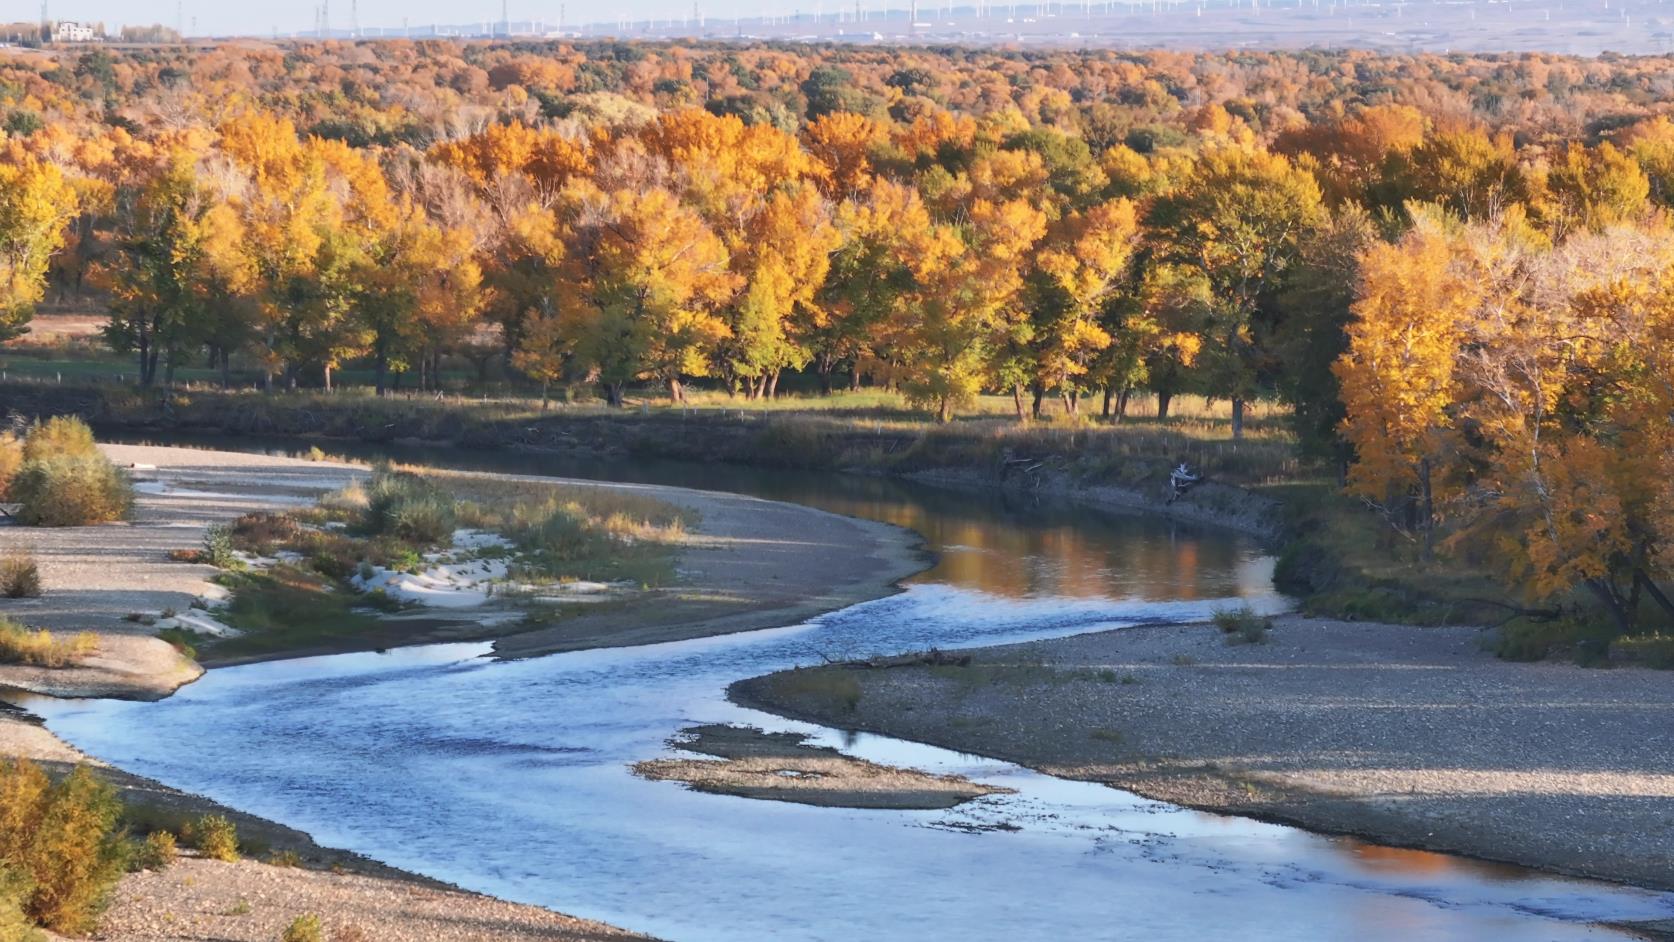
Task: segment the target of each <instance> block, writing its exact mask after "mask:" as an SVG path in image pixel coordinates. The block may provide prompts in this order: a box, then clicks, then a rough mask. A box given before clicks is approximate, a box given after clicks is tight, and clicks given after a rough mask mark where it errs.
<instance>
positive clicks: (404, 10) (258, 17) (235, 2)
mask: <svg viewBox="0 0 1674 942" xmlns="http://www.w3.org/2000/svg"><path fill="white" fill-rule="evenodd" d="M39 2H40V0H4V2H0V8H4V9H5V10H6V11H7V12H4V13H0V20H9V19H13V18H17V19H34V18H35V16H36V15H37V14H38V10H39V8H38V7H37V6H35V4H38V3H39ZM315 2H316V0H231V2H227V0H179V3H180V14H181V18H182V19H183V20H184V23H185V26H186V29H187V32H189V33H194V30H193V28H192V21H193V18H196V20H197V28H196V30H195V33H194V34H195V35H205V36H214V35H227V34H231V33H239V34H257V35H266V34H268V33H270V32H271V31H273V30H275V29H277V30H278V31H279V32H281V33H289V32H292V31H295V30H308V29H312V28H313V25H314V4H315ZM329 2H330V4H331V25H332V27H333V28H334V29H347V28H348V26H349V16H350V0H329ZM500 2H501V0H470V2H465V3H461V2H458V0H358V3H359V11H358V13H359V18H360V25H361V27H362V28H370V27H376V26H382V27H388V28H391V29H399V28H400V27H401V24H402V19H403V18H406V20H407V21H408V22H410V23H411V24H412V25H413V26H415V27H417V26H419V25H421V24H430V23H447V24H458V23H471V22H481V21H484V20H487V21H489V22H498V21H499V19H500ZM561 2H562V5H563V6H564V7H565V16H566V22H567V23H580V22H588V21H593V22H606V21H615V19H616V18H617V17H619V16H623V17H627V18H629V19H645V18H647V17H655V18H657V19H666V18H669V17H674V18H679V17H681V16H690V15H691V11H692V0H506V3H507V6H508V8H509V10H508V12H509V14H510V16H511V18H512V20H514V21H518V22H521V21H524V20H541V21H544V22H546V23H556V22H557V21H558V14H559V6H560V3H561ZM701 2H702V4H703V11H704V14H705V16H725V17H730V16H733V15H736V14H739V13H742V14H743V15H745V16H758V15H760V14H761V13H762V11H763V10H764V9H773V10H774V11H775V13H780V12H782V13H791V12H793V11H795V10H797V9H801V10H802V11H803V12H805V13H812V12H814V10H815V8H816V6H817V5H818V3H820V2H825V3H827V4H828V5H827V7H826V10H827V12H831V11H834V10H835V9H836V8H837V7H836V4H838V3H842V4H844V9H852V6H853V0H775V2H774V3H772V4H770V5H764V4H763V3H762V0H701ZM904 2H905V0H902V3H903V4H904ZM49 3H50V4H51V8H50V12H51V15H52V17H53V18H54V19H63V20H92V21H103V22H104V23H106V24H107V26H111V27H115V26H118V25H120V24H123V23H141V24H143V23H162V24H164V25H167V26H173V25H174V24H175V9H176V8H175V4H176V0H49ZM866 5H867V7H869V8H873V9H877V8H881V6H882V4H881V3H880V0H866ZM12 10H16V11H17V12H16V13H12V12H10V11H12Z"/></svg>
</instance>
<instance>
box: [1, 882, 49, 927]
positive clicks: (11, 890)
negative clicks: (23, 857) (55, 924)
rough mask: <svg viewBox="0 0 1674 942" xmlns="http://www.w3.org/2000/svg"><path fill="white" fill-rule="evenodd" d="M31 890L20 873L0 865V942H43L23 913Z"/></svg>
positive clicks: (26, 914)
mask: <svg viewBox="0 0 1674 942" xmlns="http://www.w3.org/2000/svg"><path fill="white" fill-rule="evenodd" d="M32 889H33V887H32V886H31V884H30V882H29V878H28V877H27V876H25V875H24V874H23V872H22V871H20V870H17V869H14V868H12V867H8V866H4V865H0V942H45V940H46V936H45V935H44V934H42V933H41V931H40V930H39V929H36V928H35V927H34V925H32V924H31V923H30V921H29V915H28V913H26V912H25V911H24V906H25V905H27V904H28V902H29V893H30V891H31V890H32Z"/></svg>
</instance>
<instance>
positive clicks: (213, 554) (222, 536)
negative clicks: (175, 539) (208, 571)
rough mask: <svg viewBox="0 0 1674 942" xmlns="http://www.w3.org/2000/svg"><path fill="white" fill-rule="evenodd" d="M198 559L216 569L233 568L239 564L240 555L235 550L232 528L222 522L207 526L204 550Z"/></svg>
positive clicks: (204, 532)
mask: <svg viewBox="0 0 1674 942" xmlns="http://www.w3.org/2000/svg"><path fill="white" fill-rule="evenodd" d="M198 561H199V562H205V563H208V564H210V565H211V566H214V567H215V568H216V569H231V568H233V567H234V566H236V565H238V556H237V555H236V554H235V553H234V552H233V534H232V528H231V527H227V526H222V525H221V524H215V525H213V526H210V527H207V528H205V529H204V531H203V552H202V553H200V554H199V555H198Z"/></svg>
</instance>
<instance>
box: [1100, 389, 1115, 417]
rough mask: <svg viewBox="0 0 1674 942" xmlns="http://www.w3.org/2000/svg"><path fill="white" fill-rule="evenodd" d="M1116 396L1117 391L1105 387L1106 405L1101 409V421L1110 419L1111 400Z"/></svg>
mask: <svg viewBox="0 0 1674 942" xmlns="http://www.w3.org/2000/svg"><path fill="white" fill-rule="evenodd" d="M1115 395H1116V390H1114V389H1112V388H1111V387H1109V386H1106V387H1104V404H1103V405H1102V406H1101V407H1100V408H1099V418H1101V419H1108V418H1110V400H1111V399H1112V398H1113V397H1114V396H1115Z"/></svg>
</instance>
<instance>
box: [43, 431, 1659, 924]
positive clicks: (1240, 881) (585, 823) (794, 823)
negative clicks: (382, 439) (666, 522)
mask: <svg viewBox="0 0 1674 942" xmlns="http://www.w3.org/2000/svg"><path fill="white" fill-rule="evenodd" d="M169 443H171V444H180V442H179V441H171V442H169ZM360 454H361V456H370V455H371V454H372V452H371V451H370V450H368V451H363V452H361V453H360ZM395 456H396V457H401V458H403V459H405V460H413V459H415V458H419V459H425V460H429V461H431V462H433V463H445V464H449V465H452V466H455V467H459V466H468V467H476V468H493V469H496V470H514V471H536V470H538V471H543V472H547V473H556V474H569V475H575V476H584V477H591V478H599V479H616V480H634V481H643V482H649V483H670V484H685V485H688V486H697V487H707V488H717V489H729V490H735V491H743V492H746V493H752V494H755V495H758V496H764V497H772V498H778V499H788V500H795V501H799V502H802V503H807V504H811V505H814V506H818V507H822V508H825V509H829V510H834V511H837V512H841V513H849V514H854V515H858V516H864V517H870V518H874V519H879V520H885V521H888V522H891V523H897V524H900V525H903V526H908V527H911V528H913V529H915V530H917V531H918V532H920V533H921V534H923V535H924V536H925V538H926V540H927V542H928V544H929V546H930V548H931V549H933V550H934V551H935V552H936V553H937V554H938V562H937V564H936V565H935V566H934V567H933V568H931V569H930V570H928V571H927V572H925V573H923V574H921V575H919V576H917V577H915V578H914V579H912V580H910V581H909V583H908V584H907V586H906V590H905V591H904V592H902V593H900V594H898V595H894V596H891V597H889V598H885V599H880V600H877V601H874V602H870V603H866V604H862V605H858V606H854V607H852V608H849V609H846V610H843V611H840V612H835V613H832V614H829V615H826V616H823V617H821V618H817V619H814V620H813V621H811V622H808V623H806V624H802V625H797V626H792V627H786V628H779V629H773V630H768V631H759V632H752V633H747V634H740V635H729V636H725V637H719V638H711V639H703V640H697V641H687V642H679V643H673V644H663V645H655V646H648V647H640V648H626V649H607V650H595V651H584V652H576V653H567V654H561V655H553V656H548V657H543V658H537V659H531V660H526V661H515V662H497V661H494V660H491V659H488V658H485V657H483V656H482V655H483V654H484V653H485V652H486V651H487V647H486V646H485V645H436V646H429V647H420V648H408V649H400V650H395V651H391V652H388V653H382V654H351V655H339V656H332V657H320V658H306V659H299V660H293V661H282V662H273V663H265V664H255V665H249V666H242V667H234V668H226V669H221V670H215V671H212V672H210V673H209V674H208V675H207V676H205V677H204V678H203V679H202V680H200V681H198V682H197V683H195V684H193V685H191V686H189V687H186V688H184V689H182V690H181V691H180V692H179V693H177V694H176V695H175V696H173V697H172V698H170V699H168V700H165V701H162V702H159V703H125V702H117V701H79V702H55V703H52V702H41V701H37V702H34V703H32V704H31V706H32V707H34V708H35V709H36V710H37V711H38V712H41V713H42V714H43V715H44V716H45V717H46V719H47V722H48V725H49V726H50V727H51V729H52V730H53V731H55V732H56V733H58V734H59V735H61V736H63V737H64V738H65V739H67V740H69V741H70V742H72V743H73V744H75V745H76V746H78V747H80V748H82V749H84V750H86V751H87V752H89V753H91V754H93V755H96V756H98V757H100V758H102V759H105V760H107V761H110V762H112V763H115V764H117V765H119V766H121V767H123V768H126V769H129V770H131V771H134V772H138V773H140V774H144V775H148V776H152V777H154V778H157V779H160V780H162V781H164V782H167V783H168V784H170V785H174V786H177V787H180V788H184V789H187V790H189V791H194V792H199V793H202V794H205V795H208V796H210V797H212V798H214V799H216V800H219V801H222V802H225V803H227V804H230V805H232V806H235V807H238V808H241V809H244V810H247V811H250V812H253V813H255V814H259V815H263V816H266V817H269V818H272V819H274V820H277V821H280V822H283V823H285V824H287V825H291V826H293V827H297V828H301V829H303V830H305V831H308V832H309V833H310V834H312V835H314V837H315V838H316V839H317V840H318V841H320V842H321V843H323V844H327V845H332V846H339V847H344V848H348V849H351V850H355V851H358V852H361V853H364V854H367V855H369V856H372V857H375V858H377V859H379V860H382V861H385V862H387V863H390V864H393V865H395V866H399V867H403V868H406V869H409V870H413V871H417V872H420V873H424V874H427V875H430V876H434V877H437V878H440V879H443V880H448V881H451V882H454V883H458V884H459V885H461V886H464V887H467V888H469V889H473V890H479V891H483V892H487V893H492V894H494V895H496V896H501V897H505V898H508V899H513V900H517V901H521V902H529V903H536V904H540V905H545V906H550V907H552V908H555V909H559V910H562V911H564V912H569V913H572V914H575V915H579V916H585V917H590V918H595V919H600V920H604V921H607V922H611V923H614V924H617V925H621V926H625V927H628V928H632V929H636V930H640V931H644V932H648V933H651V934H653V935H657V936H660V937H662V938H665V939H670V940H682V942H685V940H692V942H697V940H750V939H764V940H766V939H772V940H838V939H842V940H847V939H871V940H895V939H900V940H908V939H912V940H918V939H931V938H949V939H952V938H958V939H970V940H989V939H992V940H1024V939H1054V940H1057V939H1136V940H1138V939H1143V940H1155V942H1173V940H1200V939H1214V938H1232V937H1236V938H1239V939H1241V940H1244V942H1256V940H1269V939H1271V940H1281V939H1282V940H1295V939H1345V938H1354V939H1356V940H1362V942H1372V940H1409V939H1419V938H1422V939H1438V940H1452V939H1457V940H1478V939H1496V940H1540V942H1548V940H1563V939H1580V938H1595V937H1596V938H1621V936H1620V935H1618V934H1616V933H1614V932H1611V931H1609V930H1605V929H1602V928H1598V927H1596V926H1594V925H1593V924H1592V923H1593V922H1594V921H1596V920H1601V919H1612V920H1616V919H1648V918H1670V917H1674V896H1670V895H1668V894H1660V893H1652V892H1648V891H1641V890H1636V889H1632V888H1626V887H1617V886H1611V885H1608V884H1601V883H1594V882H1588V881H1580V880H1569V879H1562V878H1556V877H1550V876H1544V875H1540V874H1535V873H1532V872H1529V871H1526V870H1521V869H1518V868H1512V867H1502V866H1496V865H1488V864H1481V863H1475V862H1471V861H1466V860H1461V859H1458V858H1452V857H1447V856H1442V855H1436V854H1426V853H1418V852H1411V851H1397V850H1391V849H1388V848H1378V847H1372V846H1369V845H1366V844H1363V843H1361V842H1357V841H1352V840H1347V839H1339V838H1330V837H1322V836H1318V835H1313V834H1309V833H1307V832H1303V831H1299V830H1296V829H1294V828H1288V827H1282V826H1278V825H1271V824H1265V823H1260V822H1254V821H1249V820H1244V819H1239V818H1230V817H1224V816H1218V815H1210V814H1204V813H1199V812H1194V811H1190V810H1186V809H1182V808H1178V807H1174V806H1170V805H1167V804H1163V803H1159V802H1153V801H1148V800H1145V799H1141V798H1138V797H1136V796H1133V795H1130V794H1127V793H1125V792H1121V791H1118V790H1115V789H1111V788H1106V787H1103V786H1099V785H1093V784H1088V783H1081V782H1071V781H1065V780H1061V779H1055V778H1052V777H1049V776H1045V775H1041V774H1038V773H1035V772H1031V771H1029V770H1026V769H1021V768H1019V767H1017V766H1013V765H1010V764H1008V763H1003V762H997V761H992V760H987V759H982V758H978V757H973V756H967V755H961V754H957V753H952V752H948V751H946V750H941V749H936V748H933V747H929V746H923V745H918V744H914V743H907V742H902V741H898V740H893V739H890V738H887V737H880V736H871V735H852V734H844V733H841V732H839V731H835V730H826V729H821V728H818V727H812V726H809V725H807V724H803V723H796V722H789V721H784V720H780V719H778V718H777V717H773V716H770V715H767V714H763V713H759V712H755V711H751V710H746V709H743V708H741V707H738V706H736V705H733V704H731V703H729V702H727V701H726V699H725V697H724V690H725V688H726V686H727V685H728V684H729V683H730V682H732V681H734V680H737V679H740V678H744V677H750V676H754V675H757V674H762V673H766V672H769V671H773V670H778V669H781V668H785V667H788V666H791V665H794V664H807V663H813V662H817V661H818V660H819V659H821V658H822V657H842V656H856V655H866V654H873V653H884V652H894V651H905V650H911V649H918V648H924V647H929V646H932V645H933V646H939V647H942V648H950V647H959V646H969V645H979V644H993V643H1000V642H1007V641H1018V640H1025V639H1036V638H1048V637H1055V636H1062V635H1067V634H1073V633H1079V632H1085V631H1093V630H1099V629H1104V628H1110V627H1120V626H1122V625H1128V624H1135V623H1139V622H1146V621H1158V620H1171V619H1180V618H1189V617H1202V616H1205V615H1207V614H1208V613H1209V612H1210V611H1212V610H1213V609H1215V608H1217V607H1224V606H1227V605H1231V604H1243V603H1248V604H1250V605H1252V606H1254V607H1256V608H1258V609H1265V610H1278V609H1280V608H1283V607H1284V605H1285V600H1284V599H1283V598H1282V597H1280V596H1278V595H1277V594H1276V593H1275V592H1274V591H1273V589H1272V586H1271V581H1270V578H1269V576H1270V573H1271V563H1272V560H1271V558H1270V557H1268V556H1266V555H1264V551H1263V550H1262V548H1261V547H1260V546H1258V545H1256V544H1254V543H1253V542H1251V541H1249V540H1246V539H1244V538H1241V537H1238V536H1236V535H1230V534H1226V533H1219V532H1215V531H1211V530H1207V529H1198V528H1190V527H1182V526H1177V525H1174V524H1171V523H1169V522H1167V521H1163V520H1157V519H1151V518H1143V517H1122V516H1111V515H1103V514H1097V513H1091V512H1088V511H1086V510H1082V509H1077V508H1073V507H1065V506H1055V505H1049V504H1044V505H1043V504H1036V503H1034V502H1031V501H1027V500H1021V499H1006V498H1000V497H994V496H988V495H967V494H961V493H954V492H948V491H941V490H935V489H929V488H918V487H913V486H909V485H905V484H902V483H900V482H895V481H889V480H884V479H869V478H861V477H852V476H842V475H824V474H792V473H770V472H749V471H741V470H739V469H734V468H726V467H715V466H691V465H676V464H658V463H636V464H633V465H625V464H613V463H609V462H580V461H565V462H560V461H557V460H554V459H547V458H532V457H528V456H510V455H506V456H493V455H465V454H460V453H455V452H434V453H419V454H415V453H408V452H400V453H397V454H396V455H395ZM708 722H730V723H746V724H752V725H756V726H760V727H763V728H765V729H770V730H781V729H783V730H796V731H801V732H813V733H815V734H817V737H818V741H820V742H823V743H827V744H831V745H837V746H840V747H842V748H843V749H845V750H846V751H848V752H850V753H852V754H855V755H858V756H861V757H864V758H867V759H872V760H876V761H879V762H885V763H890V764H897V765H908V766H913V767H917V768H922V769H927V770H931V771H936V772H956V773H960V774H964V775H968V776H970V777H972V778H975V779H979V780H981V781H985V782H993V783H995V784H1000V785H1004V786H1007V787H1009V788H1012V789H1015V790H1016V793H1015V794H1011V795H996V796H990V797H986V798H982V799H978V800H976V801H972V802H969V803H967V804H965V805H962V806H960V807H958V808H956V809H953V810H949V811H860V810H848V809H831V808H815V807H808V806H802V805H793V804H784V803H777V802H765V801H754V800H750V799H745V798H735V797H728V796H718V795H707V794H702V793H698V792H693V791H688V790H686V789H685V788H684V787H682V786H680V785H678V784H674V783H669V782H647V781H643V780H640V779H638V778H636V777H634V776H633V775H631V774H630V773H629V772H628V766H629V765H630V764H632V763H633V762H635V761H638V760H641V759H645V758H651V757H656V756H660V755H667V754H671V753H672V750H671V749H670V748H669V747H668V746H667V744H666V740H667V739H668V737H670V736H671V735H673V734H674V733H676V732H677V731H678V730H680V729H681V728H682V727H685V726H688V725H691V724H694V723H708Z"/></svg>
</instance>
